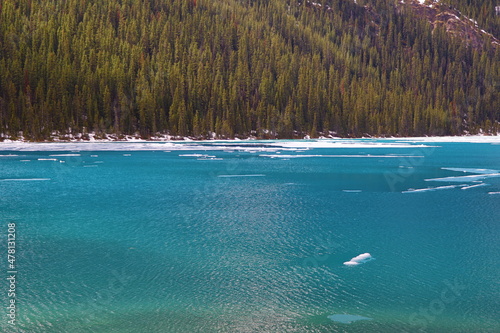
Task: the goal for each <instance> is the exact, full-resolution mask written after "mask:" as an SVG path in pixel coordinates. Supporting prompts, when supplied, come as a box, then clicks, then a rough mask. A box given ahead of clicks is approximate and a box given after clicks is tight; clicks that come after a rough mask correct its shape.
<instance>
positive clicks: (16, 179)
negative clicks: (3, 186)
mask: <svg viewBox="0 0 500 333" xmlns="http://www.w3.org/2000/svg"><path fill="white" fill-rule="evenodd" d="M45 180H50V178H12V179H0V181H2V182H31V181H45Z"/></svg>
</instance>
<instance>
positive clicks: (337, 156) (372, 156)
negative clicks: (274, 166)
mask: <svg viewBox="0 0 500 333" xmlns="http://www.w3.org/2000/svg"><path fill="white" fill-rule="evenodd" d="M259 156H261V157H270V158H282V159H289V158H300V157H331V158H332V157H333V158H403V157H406V158H423V157H424V156H410V155H370V154H368V155H271V154H261V155H259Z"/></svg>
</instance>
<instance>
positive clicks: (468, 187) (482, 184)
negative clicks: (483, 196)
mask: <svg viewBox="0 0 500 333" xmlns="http://www.w3.org/2000/svg"><path fill="white" fill-rule="evenodd" d="M480 186H490V184H485V183H481V184H477V185H470V186H465V187H462V190H468V189H470V188H474V187H480Z"/></svg>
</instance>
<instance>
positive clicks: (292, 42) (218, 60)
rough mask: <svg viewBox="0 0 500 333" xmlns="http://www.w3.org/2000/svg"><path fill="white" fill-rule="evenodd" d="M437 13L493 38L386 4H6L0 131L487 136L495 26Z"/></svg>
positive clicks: (484, 12) (479, 7) (496, 81)
mask: <svg viewBox="0 0 500 333" xmlns="http://www.w3.org/2000/svg"><path fill="white" fill-rule="evenodd" d="M446 1H448V0H446ZM446 1H445V0H442V2H446ZM406 2H407V3H411V2H413V0H406ZM431 2H432V1H431ZM415 3H417V2H416V1H415ZM449 3H450V5H452V6H454V7H456V8H458V9H459V10H461V11H462V13H463V14H464V15H467V17H468V18H471V19H473V20H476V21H477V24H478V26H479V27H480V28H481V29H485V30H486V31H487V32H488V33H491V34H492V35H491V38H490V37H488V35H487V34H484V39H482V40H481V46H480V47H478V46H477V45H475V46H474V45H472V44H470V43H467V42H464V41H463V40H461V39H460V38H457V37H456V36H455V37H453V35H452V34H450V32H449V31H448V32H447V31H446V30H447V29H448V28H444V27H441V26H437V25H436V26H433V25H432V24H430V23H429V22H428V20H427V19H426V18H425V17H422V16H421V15H418V13H416V12H414V11H412V9H411V8H410V6H409V4H405V3H404V1H394V0H358V1H357V2H355V1H351V0H342V1H341V0H324V1H321V0H316V2H315V3H312V2H307V1H305V0H301V1H293V0H217V1H215V0H168V1H167V0H43V1H42V0H2V1H1V2H0V133H3V134H2V137H7V136H10V137H18V136H19V135H20V131H22V133H23V135H24V137H26V138H28V139H30V140H44V139H48V138H49V137H50V135H51V133H53V132H55V131H57V132H59V133H61V134H68V133H86V132H96V133H98V134H103V133H116V134H133V133H139V134H140V135H141V136H142V137H144V138H148V137H150V136H152V135H155V134H156V133H164V134H170V135H174V136H192V137H198V138H208V137H211V136H212V133H216V134H217V136H218V137H225V138H232V137H247V136H249V135H253V136H256V137H262V138H275V137H277V138H292V137H303V136H304V135H306V134H309V135H311V136H313V137H315V136H318V135H321V134H323V135H328V134H334V133H335V135H337V136H363V135H367V134H369V135H381V136H382V135H399V136H410V135H411V136H416V135H457V134H463V133H465V132H466V131H467V132H470V133H477V132H478V131H479V130H480V129H482V130H484V131H486V132H498V131H499V130H500V126H499V121H500V45H498V44H495V43H494V42H493V43H492V38H493V36H496V37H499V32H500V28H499V27H500V24H499V22H500V16H496V15H495V12H494V2H493V1H490V0H488V1H483V0H481V1H472V0H449ZM476 3H477V4H476Z"/></svg>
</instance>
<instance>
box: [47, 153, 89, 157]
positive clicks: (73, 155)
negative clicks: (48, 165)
mask: <svg viewBox="0 0 500 333" xmlns="http://www.w3.org/2000/svg"><path fill="white" fill-rule="evenodd" d="M49 156H53V157H59V156H61V157H66V156H67V157H76V156H81V155H80V154H55V155H49Z"/></svg>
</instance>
